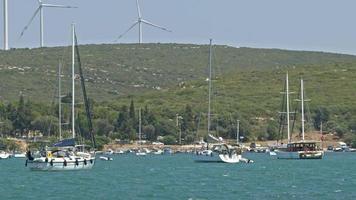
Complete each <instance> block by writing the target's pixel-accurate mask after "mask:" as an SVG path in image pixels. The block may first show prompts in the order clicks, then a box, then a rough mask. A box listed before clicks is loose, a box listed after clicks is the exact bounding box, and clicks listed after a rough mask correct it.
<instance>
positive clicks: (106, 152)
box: [104, 149, 114, 155]
mask: <svg viewBox="0 0 356 200" xmlns="http://www.w3.org/2000/svg"><path fill="white" fill-rule="evenodd" d="M112 154H114V151H113V150H112V149H108V150H107V151H105V152H104V155H112Z"/></svg>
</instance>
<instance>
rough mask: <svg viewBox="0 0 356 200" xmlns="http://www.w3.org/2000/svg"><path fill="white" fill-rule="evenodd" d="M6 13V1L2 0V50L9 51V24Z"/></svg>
mask: <svg viewBox="0 0 356 200" xmlns="http://www.w3.org/2000/svg"><path fill="white" fill-rule="evenodd" d="M7 11H8V10H7V0H4V50H9V26H8V25H9V24H8V13H7Z"/></svg>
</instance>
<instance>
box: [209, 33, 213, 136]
mask: <svg viewBox="0 0 356 200" xmlns="http://www.w3.org/2000/svg"><path fill="white" fill-rule="evenodd" d="M212 41H213V40H212V39H210V44H209V46H210V47H209V96H208V134H210V114H211V113H210V112H211V110H210V106H211V57H212V56H211V54H212Z"/></svg>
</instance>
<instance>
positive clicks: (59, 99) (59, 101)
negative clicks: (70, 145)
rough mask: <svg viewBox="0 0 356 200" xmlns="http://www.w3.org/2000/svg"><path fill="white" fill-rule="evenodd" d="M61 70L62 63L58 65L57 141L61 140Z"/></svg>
mask: <svg viewBox="0 0 356 200" xmlns="http://www.w3.org/2000/svg"><path fill="white" fill-rule="evenodd" d="M61 68H62V63H61V62H60V63H59V65H58V127H59V140H62V94H61V93H62V92H61Z"/></svg>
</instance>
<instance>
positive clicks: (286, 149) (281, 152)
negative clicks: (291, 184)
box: [275, 73, 324, 159]
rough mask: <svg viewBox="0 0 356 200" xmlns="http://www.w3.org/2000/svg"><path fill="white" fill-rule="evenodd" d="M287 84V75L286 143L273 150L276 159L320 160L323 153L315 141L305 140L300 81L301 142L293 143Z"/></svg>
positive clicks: (303, 100)
mask: <svg viewBox="0 0 356 200" xmlns="http://www.w3.org/2000/svg"><path fill="white" fill-rule="evenodd" d="M289 94H290V92H289V83H288V73H287V75H286V92H285V95H286V106H287V108H286V110H287V112H286V114H287V134H288V143H287V145H286V146H281V147H279V148H277V149H276V150H275V152H276V154H277V158H278V159H322V158H323V155H324V151H323V150H322V149H320V147H319V145H318V143H319V142H317V141H307V140H305V137H304V135H305V133H304V131H305V128H304V127H305V126H304V122H305V119H304V102H305V101H306V100H305V99H304V82H303V79H301V80H300V100H299V101H300V102H301V123H302V140H300V141H295V142H293V141H292V139H291V132H290V111H289Z"/></svg>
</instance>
